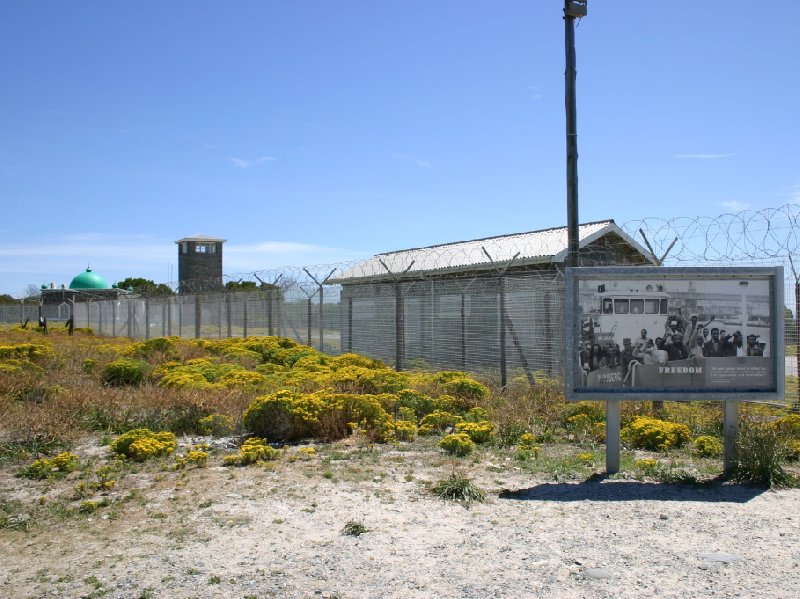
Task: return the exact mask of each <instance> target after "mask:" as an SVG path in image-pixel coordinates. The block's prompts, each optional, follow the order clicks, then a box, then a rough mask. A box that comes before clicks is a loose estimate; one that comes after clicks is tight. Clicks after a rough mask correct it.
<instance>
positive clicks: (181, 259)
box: [175, 235, 227, 293]
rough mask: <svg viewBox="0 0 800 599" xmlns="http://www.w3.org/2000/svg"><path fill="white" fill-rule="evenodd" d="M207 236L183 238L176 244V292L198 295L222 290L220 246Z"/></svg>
mask: <svg viewBox="0 0 800 599" xmlns="http://www.w3.org/2000/svg"><path fill="white" fill-rule="evenodd" d="M226 241H227V239H218V238H216V237H209V236H208V235H194V236H192V237H184V238H183V239H179V240H178V241H176V242H175V243H177V244H178V291H179V293H199V292H203V291H220V290H221V289H222V244H223V243H225V242H226Z"/></svg>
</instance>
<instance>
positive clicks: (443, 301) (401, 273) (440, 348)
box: [328, 220, 655, 382]
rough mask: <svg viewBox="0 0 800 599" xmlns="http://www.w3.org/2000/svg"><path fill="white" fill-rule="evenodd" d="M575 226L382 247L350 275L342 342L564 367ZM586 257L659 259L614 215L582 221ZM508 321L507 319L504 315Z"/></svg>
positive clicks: (434, 356) (505, 365) (455, 361)
mask: <svg viewBox="0 0 800 599" xmlns="http://www.w3.org/2000/svg"><path fill="white" fill-rule="evenodd" d="M567 249H568V243H567V228H566V227H558V228H551V229H544V230H540V231H530V232H527V233H517V234H512V235H501V236H497V237H487V238H484V239H476V240H472V241H461V242H456V243H447V244H442V245H434V246H429V247H423V248H413V249H407V250H400V251H396V252H387V253H383V254H377V255H375V256H373V257H372V258H369V259H367V260H364V261H361V262H359V263H357V264H355V265H354V266H352V267H351V268H348V269H347V270H345V271H344V272H342V273H340V274H338V275H336V276H334V277H332V278H331V279H330V280H329V281H328V283H331V284H339V285H341V315H342V318H341V320H340V322H341V329H342V330H341V344H342V351H348V352H355V353H362V354H366V355H370V356H374V357H379V358H381V359H383V360H384V361H386V362H387V363H389V364H392V365H394V366H395V367H396V368H398V369H401V370H402V369H408V368H413V367H415V366H420V367H433V368H438V369H458V370H469V371H481V370H487V371H490V370H491V371H495V372H497V371H498V367H499V370H500V372H501V374H502V379H503V382H505V379H506V376H508V377H514V376H520V377H522V376H524V377H527V379H528V380H529V381H530V380H532V379H533V378H534V377H535V376H536V373H537V371H538V372H541V373H544V374H547V375H555V374H560V370H561V363H562V361H563V360H562V356H563V349H562V348H563V322H564V277H563V274H564V264H565V260H566V258H567ZM578 262H579V264H580V265H581V266H610V265H627V266H631V265H650V266H652V265H654V264H655V260H654V258H653V256H652V255H651V254H650V253H649V252H648V251H647V250H646V249H645V248H643V247H642V246H640V245H639V244H638V243H637V242H636V241H635V240H634V239H633V238H631V237H630V236H629V235H627V234H626V233H625V232H623V231H622V229H620V228H619V227H618V226H617V225H616V224H615V223H614V221H613V220H605V221H599V222H592V223H586V224H583V225H580V227H579V257H578ZM501 322H502V323H503V326H501V325H500V323H501Z"/></svg>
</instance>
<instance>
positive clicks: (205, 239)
mask: <svg viewBox="0 0 800 599" xmlns="http://www.w3.org/2000/svg"><path fill="white" fill-rule="evenodd" d="M184 241H195V242H211V243H225V242H226V241H228V240H227V239H220V238H219V237H211V235H203V234H202V233H198V234H197V235H192V236H190V237H184V238H183V239H179V240H178V241H176V242H175V243H183V242H184Z"/></svg>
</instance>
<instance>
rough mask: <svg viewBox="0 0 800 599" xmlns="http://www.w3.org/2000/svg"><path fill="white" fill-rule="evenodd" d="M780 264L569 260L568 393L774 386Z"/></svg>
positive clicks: (742, 393) (740, 392) (758, 390)
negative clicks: (644, 264)
mask: <svg viewBox="0 0 800 599" xmlns="http://www.w3.org/2000/svg"><path fill="white" fill-rule="evenodd" d="M779 270H780V269H775V268H766V269H765V268H745V269H720V268H678V269H675V268H575V269H569V270H568V273H567V297H568V298H569V299H571V302H570V305H569V306H568V310H567V340H568V344H567V345H568V348H567V351H568V354H567V364H568V369H567V371H568V372H567V375H568V385H567V386H568V392H571V393H568V395H572V396H574V397H571V398H578V396H581V398H582V399H585V398H586V397H585V396H587V395H595V394H599V395H602V396H606V397H607V396H608V394H609V393H619V394H621V395H628V396H633V395H637V396H638V397H642V393H648V394H650V393H652V394H665V393H667V394H668V393H672V394H677V395H678V396H685V397H680V398H681V399H690V398H691V397H689V396H690V395H692V394H706V395H707V394H709V393H713V394H715V395H716V394H720V395H721V396H723V397H724V396H725V395H726V394H728V395H730V396H731V397H732V396H734V395H737V398H742V397H750V396H756V395H759V394H762V395H770V396H772V395H775V394H777V392H778V390H779V388H782V385H781V384H780V380H779V379H782V376H783V375H782V372H783V368H782V365H783V349H784V348H783V336H782V319H783V311H782V309H781V308H780V306H782V301H783V300H782V280H783V279H782V274H780V273H779V272H778V271H779ZM779 296H780V297H779Z"/></svg>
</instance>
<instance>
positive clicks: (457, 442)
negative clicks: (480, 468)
mask: <svg viewBox="0 0 800 599" xmlns="http://www.w3.org/2000/svg"><path fill="white" fill-rule="evenodd" d="M437 445H438V446H439V447H441V448H442V449H444V450H445V451H446V452H447V453H449V454H452V455H454V456H457V457H463V456H465V455H469V454H470V453H472V451H473V450H474V449H475V443H473V442H472V439H470V438H469V435H468V434H467V433H454V434H452V435H445V436H444V437H442V439H441V440H440V441H439V443H437Z"/></svg>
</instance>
